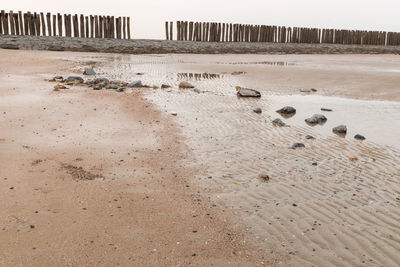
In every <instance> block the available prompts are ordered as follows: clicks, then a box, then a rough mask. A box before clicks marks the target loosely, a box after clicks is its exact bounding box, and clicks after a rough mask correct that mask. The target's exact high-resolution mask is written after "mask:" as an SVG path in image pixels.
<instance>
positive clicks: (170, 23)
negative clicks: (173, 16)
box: [169, 21, 174, 40]
mask: <svg viewBox="0 0 400 267" xmlns="http://www.w3.org/2000/svg"><path fill="white" fill-rule="evenodd" d="M169 38H170V40H174V22H173V21H170V22H169Z"/></svg>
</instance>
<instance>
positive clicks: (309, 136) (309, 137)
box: [306, 135, 315, 140]
mask: <svg viewBox="0 0 400 267" xmlns="http://www.w3.org/2000/svg"><path fill="white" fill-rule="evenodd" d="M306 139H307V140H312V139H315V137H314V136H312V135H306Z"/></svg>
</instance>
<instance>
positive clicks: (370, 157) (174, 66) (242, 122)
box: [89, 55, 400, 266]
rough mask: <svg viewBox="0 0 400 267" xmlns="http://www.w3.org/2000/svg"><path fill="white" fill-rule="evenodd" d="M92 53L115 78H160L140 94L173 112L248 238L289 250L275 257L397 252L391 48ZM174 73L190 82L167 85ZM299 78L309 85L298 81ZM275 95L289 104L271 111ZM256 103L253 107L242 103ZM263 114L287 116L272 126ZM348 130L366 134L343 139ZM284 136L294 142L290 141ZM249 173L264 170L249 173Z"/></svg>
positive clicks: (373, 257)
mask: <svg viewBox="0 0 400 267" xmlns="http://www.w3.org/2000/svg"><path fill="white" fill-rule="evenodd" d="M89 58H90V57H89ZM108 59H112V60H115V64H112V63H111V64H110V63H109V61H108ZM99 61H100V63H99V68H100V69H101V70H102V71H103V72H104V73H107V74H108V75H110V76H111V77H112V78H115V79H122V80H124V79H133V80H135V79H141V80H142V81H143V82H144V83H145V84H149V85H153V84H155V85H160V84H161V83H167V84H170V85H172V88H171V89H167V90H149V91H147V94H146V96H147V99H148V100H150V101H151V102H153V103H155V104H156V105H157V106H158V107H159V109H160V110H161V111H164V112H166V113H171V112H176V113H177V116H176V118H175V120H176V121H177V122H178V124H179V125H181V127H182V133H183V135H184V136H185V137H186V143H187V144H188V146H189V147H191V148H192V149H193V153H194V155H195V157H196V159H197V162H196V163H195V164H194V165H196V166H202V168H201V169H202V170H203V171H202V172H199V173H197V175H196V178H197V180H198V184H199V185H200V186H202V187H203V190H207V191H209V192H210V194H211V195H212V196H213V198H212V199H214V200H223V201H224V202H225V203H227V205H228V207H229V208H230V209H232V210H233V211H234V213H235V214H237V215H239V216H238V217H239V218H241V219H243V220H244V221H245V223H246V225H247V227H249V229H251V231H252V232H253V233H254V234H255V235H256V238H255V240H256V241H258V244H259V246H260V247H262V246H265V245H272V246H273V247H275V248H276V249H277V251H279V253H280V254H281V255H287V256H289V257H290V260H289V262H288V263H287V264H286V265H293V266H310V265H314V266H381V265H383V266H397V263H398V262H400V258H399V255H398V253H397V252H398V251H399V250H400V242H399V241H400V232H399V229H400V224H399V219H400V213H399V201H400V200H399V199H400V198H399V192H400V184H399V183H400V169H399V166H400V146H399V141H398V133H399V131H400V120H399V118H398V114H399V111H400V103H399V102H398V101H399V99H400V98H399V97H400V95H399V92H398V84H399V82H400V77H399V76H398V72H399V71H400V57H396V56H378V55H377V56H358V55H355V56H304V55H302V56H287V55H282V56H261V55H254V56H251V55H243V56H240V55H235V56H228V55H222V56H214V55H213V56H195V55H193V56H180V55H166V56H111V57H108V56H105V57H104V58H103V60H102V59H99ZM102 61H104V62H107V63H104V64H103V63H101V62H102ZM382 62H384V63H382ZM135 73H143V75H140V76H138V75H135ZM180 81H189V82H191V83H192V84H193V85H195V87H196V88H197V89H198V90H199V91H200V92H201V93H196V92H194V91H193V90H182V89H178V84H179V82H180ZM237 85H239V86H242V87H249V88H255V89H257V90H259V91H260V92H261V94H262V97H261V98H260V99H242V98H238V97H237V96H236V94H235V89H234V88H235V86H237ZM309 88H315V89H317V92H315V93H301V92H300V90H301V89H309ZM355 99H357V100H355ZM286 105H291V106H294V107H295V108H296V109H297V110H298V112H297V113H296V115H295V116H294V117H291V118H288V119H285V118H282V117H281V116H280V115H279V114H277V113H276V112H275V110H277V109H278V108H281V107H283V106H286ZM257 107H261V108H262V110H263V112H262V114H256V113H254V112H253V109H255V108H257ZM322 107H325V108H331V109H333V111H332V112H323V111H321V108H322ZM319 113H323V114H324V115H325V116H326V117H327V118H328V121H327V122H326V123H325V124H324V125H322V126H320V125H318V126H314V127H312V126H309V125H307V124H306V123H305V121H304V120H305V119H306V118H308V117H310V116H312V115H313V114H319ZM275 118H281V119H282V120H283V121H284V122H286V123H287V124H289V125H290V127H275V126H274V125H273V124H272V123H271V122H272V120H273V119H275ZM340 124H345V125H347V127H348V134H347V136H346V137H345V138H343V137H340V136H337V135H336V134H334V133H333V132H332V127H334V126H337V125H340ZM355 134H362V135H364V136H366V138H367V140H366V141H364V142H361V141H357V140H354V138H353V137H354V135H355ZM306 135H312V136H314V137H315V138H316V139H314V140H308V139H306ZM295 142H301V143H304V144H305V148H303V149H290V146H291V145H292V144H293V143H295ZM261 173H265V174H267V175H268V176H269V177H270V180H269V182H263V181H260V180H259V179H257V176H258V174H261ZM236 218H237V217H236Z"/></svg>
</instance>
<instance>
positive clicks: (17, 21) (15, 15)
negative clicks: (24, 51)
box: [14, 13, 19, 35]
mask: <svg viewBox="0 0 400 267" xmlns="http://www.w3.org/2000/svg"><path fill="white" fill-rule="evenodd" d="M14 24H15V34H16V35H19V20H18V13H15V14H14Z"/></svg>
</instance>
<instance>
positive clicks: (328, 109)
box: [321, 108, 333, 111]
mask: <svg viewBox="0 0 400 267" xmlns="http://www.w3.org/2000/svg"><path fill="white" fill-rule="evenodd" d="M321 110H322V111H333V110H332V109H330V108H321Z"/></svg>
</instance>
